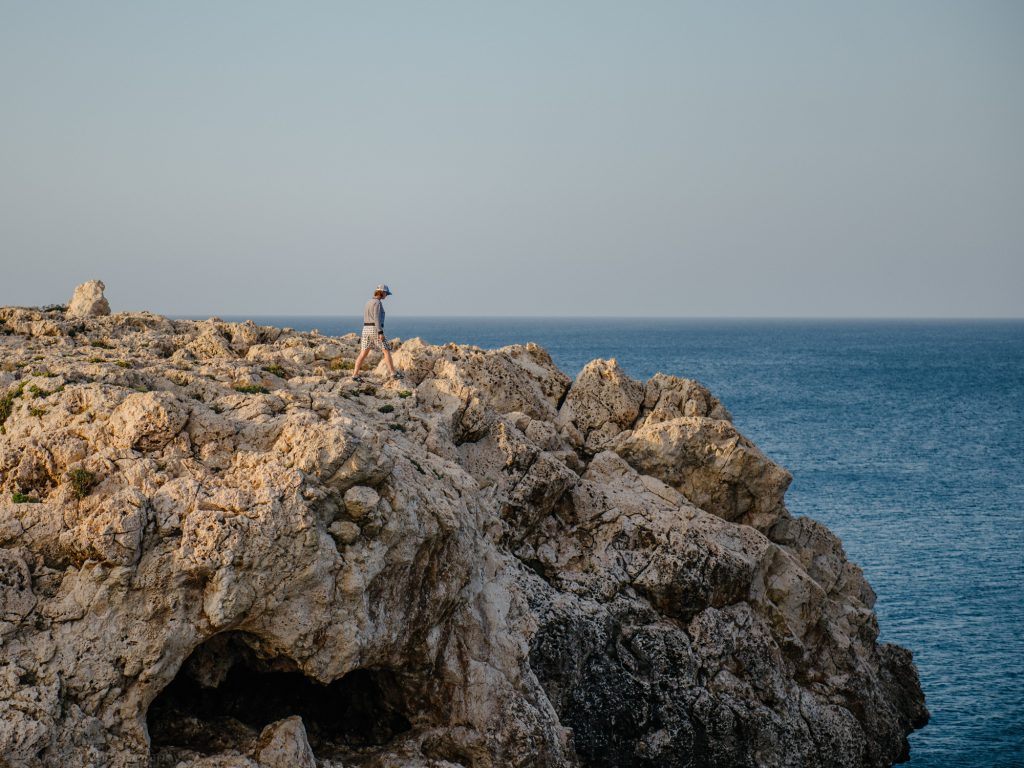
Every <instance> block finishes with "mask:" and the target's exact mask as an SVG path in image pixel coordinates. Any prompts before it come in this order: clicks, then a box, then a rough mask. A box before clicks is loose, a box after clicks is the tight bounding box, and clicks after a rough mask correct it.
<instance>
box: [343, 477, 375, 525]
mask: <svg viewBox="0 0 1024 768" xmlns="http://www.w3.org/2000/svg"><path fill="white" fill-rule="evenodd" d="M379 502H380V494H378V493H377V492H376V491H375V490H373V488H367V487H366V486H365V485H356V486H353V487H352V488H349V489H348V490H347V491H345V509H346V510H347V511H348V514H349V516H351V517H352V519H353V520H359V519H360V518H363V517H366V515H367V514H369V513H370V512H373V511H374V510H375V509H376V508H377V504H378V503H379Z"/></svg>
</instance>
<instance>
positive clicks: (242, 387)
mask: <svg viewBox="0 0 1024 768" xmlns="http://www.w3.org/2000/svg"><path fill="white" fill-rule="evenodd" d="M232 389H233V390H235V392H241V393H242V394H245V395H265V394H267V393H268V392H269V391H270V390H269V389H267V388H266V387H261V386H260V385H259V384H235V386H233V387H232Z"/></svg>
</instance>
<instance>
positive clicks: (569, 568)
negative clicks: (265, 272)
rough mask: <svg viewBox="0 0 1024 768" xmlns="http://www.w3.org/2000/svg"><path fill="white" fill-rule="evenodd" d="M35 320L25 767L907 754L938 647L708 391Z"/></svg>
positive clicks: (417, 356) (8, 534)
mask: <svg viewBox="0 0 1024 768" xmlns="http://www.w3.org/2000/svg"><path fill="white" fill-rule="evenodd" d="M357 350H358V340H357V339H356V337H355V336H354V335H351V336H346V337H343V338H331V337H325V336H321V335H319V334H317V333H316V332H313V333H298V332H295V331H292V330H289V329H278V328H272V327H260V326H256V325H254V324H252V323H242V324H232V323H225V322H221V321H219V320H217V319H211V320H208V321H205V322H192V321H179V320H170V319H167V318H165V317H160V316H157V315H153V314H148V313H131V314H128V313H122V314H114V315H109V316H107V315H105V314H104V313H103V312H99V313H96V312H92V311H82V312H76V313H70V314H69V313H67V312H66V311H65V309H64V308H52V309H49V310H37V309H19V308H4V309H0V368H2V370H0V424H2V431H3V434H2V435H0V492H2V498H0V764H3V765H10V766H68V767H71V766H97V767H100V766H103V767H106V766H117V767H126V766H132V767H141V766H147V765H153V766H158V767H160V768H164V767H166V768H170V766H180V767H181V768H199V767H200V766H203V767H206V768H214V767H220V768H227V767H229V766H238V767H241V766H249V767H250V768H252V767H254V766H264V767H265V768H284V766H289V767H292V766H306V767H307V768H309V767H310V766H320V768H330V767H332V766H333V767H335V768H337V767H339V766H399V765H400V766H495V768H497V767H498V766H577V765H579V766H821V765H830V766H882V765H889V764H891V763H893V762H894V761H899V760H901V759H903V758H905V757H906V755H907V740H906V736H907V734H908V733H909V732H910V731H911V730H913V729H914V728H917V727H920V726H922V725H923V724H924V723H925V722H926V720H927V712H926V710H925V708H924V702H923V696H922V693H921V689H920V686H919V683H918V678H917V673H916V671H915V669H914V666H913V664H912V661H911V654H910V653H909V651H906V650H904V649H902V648H898V647H895V646H892V645H884V644H879V643H877V641H876V640H877V635H878V627H877V624H876V620H875V614H874V612H873V611H872V604H873V602H874V594H873V593H872V591H871V588H870V587H869V586H868V584H867V583H866V582H865V580H864V578H863V576H862V574H861V571H860V569H859V568H857V566H855V565H854V564H852V563H850V562H848V561H847V559H846V557H845V555H844V552H843V549H842V546H841V544H840V542H839V541H838V540H837V539H836V537H835V536H834V535H832V534H831V533H830V532H829V531H828V530H827V529H826V528H825V527H824V526H822V525H820V524H819V523H816V522H814V521H813V520H811V519H808V518H794V517H792V516H790V514H789V513H788V512H787V511H786V508H785V504H784V494H785V491H786V488H787V485H788V484H789V481H790V475H789V474H788V473H787V472H786V470H784V469H783V468H781V467H779V466H778V465H776V464H774V463H773V462H772V461H771V460H770V459H768V458H767V457H765V456H764V455H763V454H762V453H761V452H760V451H759V450H758V449H757V448H756V447H755V446H754V445H753V444H752V443H751V442H750V441H749V440H747V439H746V438H745V437H743V435H741V434H740V433H739V432H737V430H736V428H735V427H734V426H733V424H732V423H731V421H730V416H729V413H728V412H727V411H726V409H725V408H724V407H723V405H722V404H721V403H719V402H718V400H717V399H716V398H715V397H714V396H713V395H712V394H711V393H709V392H708V391H707V390H706V389H705V388H704V387H702V386H701V385H700V384H698V383H696V382H694V381H690V380H687V379H679V378H675V377H671V376H662V375H657V376H655V377H654V378H652V379H651V380H650V381H648V382H646V383H643V382H637V381H634V380H631V379H630V378H629V377H627V376H626V375H625V374H624V373H623V372H622V370H621V369H620V368H619V367H618V366H617V365H616V363H615V362H614V361H606V360H595V361H594V362H592V363H590V364H589V365H588V366H586V368H584V370H583V371H582V372H581V373H580V374H579V376H578V377H577V378H576V380H575V381H571V380H570V379H569V378H568V377H566V376H565V375H564V374H563V373H562V372H561V371H560V370H558V368H557V367H556V366H555V365H554V364H553V363H552V361H551V358H550V357H549V356H548V355H547V353H545V351H544V350H543V349H540V348H538V347H536V346H534V345H532V344H527V345H525V346H512V347H506V348H504V349H499V350H480V349H476V348H471V347H461V346H455V345H448V346H440V347H439V346H430V345H427V344H424V343H421V342H420V341H418V340H412V341H406V342H405V343H401V344H398V345H397V349H396V352H395V359H396V363H397V364H398V365H399V366H400V367H401V368H402V369H404V370H405V371H406V373H407V378H406V380H405V381H402V382H392V381H386V382H385V381H384V379H383V377H376V378H375V379H374V383H364V384H359V383H353V382H352V380H351V378H350V376H349V372H348V371H347V370H346V369H347V368H349V367H350V365H351V363H350V361H351V359H352V358H353V357H354V356H355V354H356V352H357Z"/></svg>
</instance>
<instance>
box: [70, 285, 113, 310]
mask: <svg viewBox="0 0 1024 768" xmlns="http://www.w3.org/2000/svg"><path fill="white" fill-rule="evenodd" d="M106 288H107V286H105V285H104V284H103V282H102V281H101V280H90V281H88V282H86V283H82V284H81V285H80V286H78V287H77V288H75V293H74V295H73V296H72V297H71V302H70V303H69V304H68V310H67V317H69V318H76V317H102V316H104V315H109V314H110V303H109V302H108V301H107V299H106V297H104V295H103V291H105V290H106Z"/></svg>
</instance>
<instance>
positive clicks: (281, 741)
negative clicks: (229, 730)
mask: <svg viewBox="0 0 1024 768" xmlns="http://www.w3.org/2000/svg"><path fill="white" fill-rule="evenodd" d="M254 756H255V758H256V759H257V760H258V761H259V764H260V766H261V768H317V766H316V758H315V757H314V756H313V750H312V749H311V748H310V746H309V741H307V739H306V729H305V727H304V726H303V725H302V718H301V717H289V718H287V719H285V720H279V721H277V722H276V723H271V724H270V725H268V726H267V727H266V728H264V729H263V732H262V733H260V738H259V741H258V742H257V744H256V750H255V754H254Z"/></svg>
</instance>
